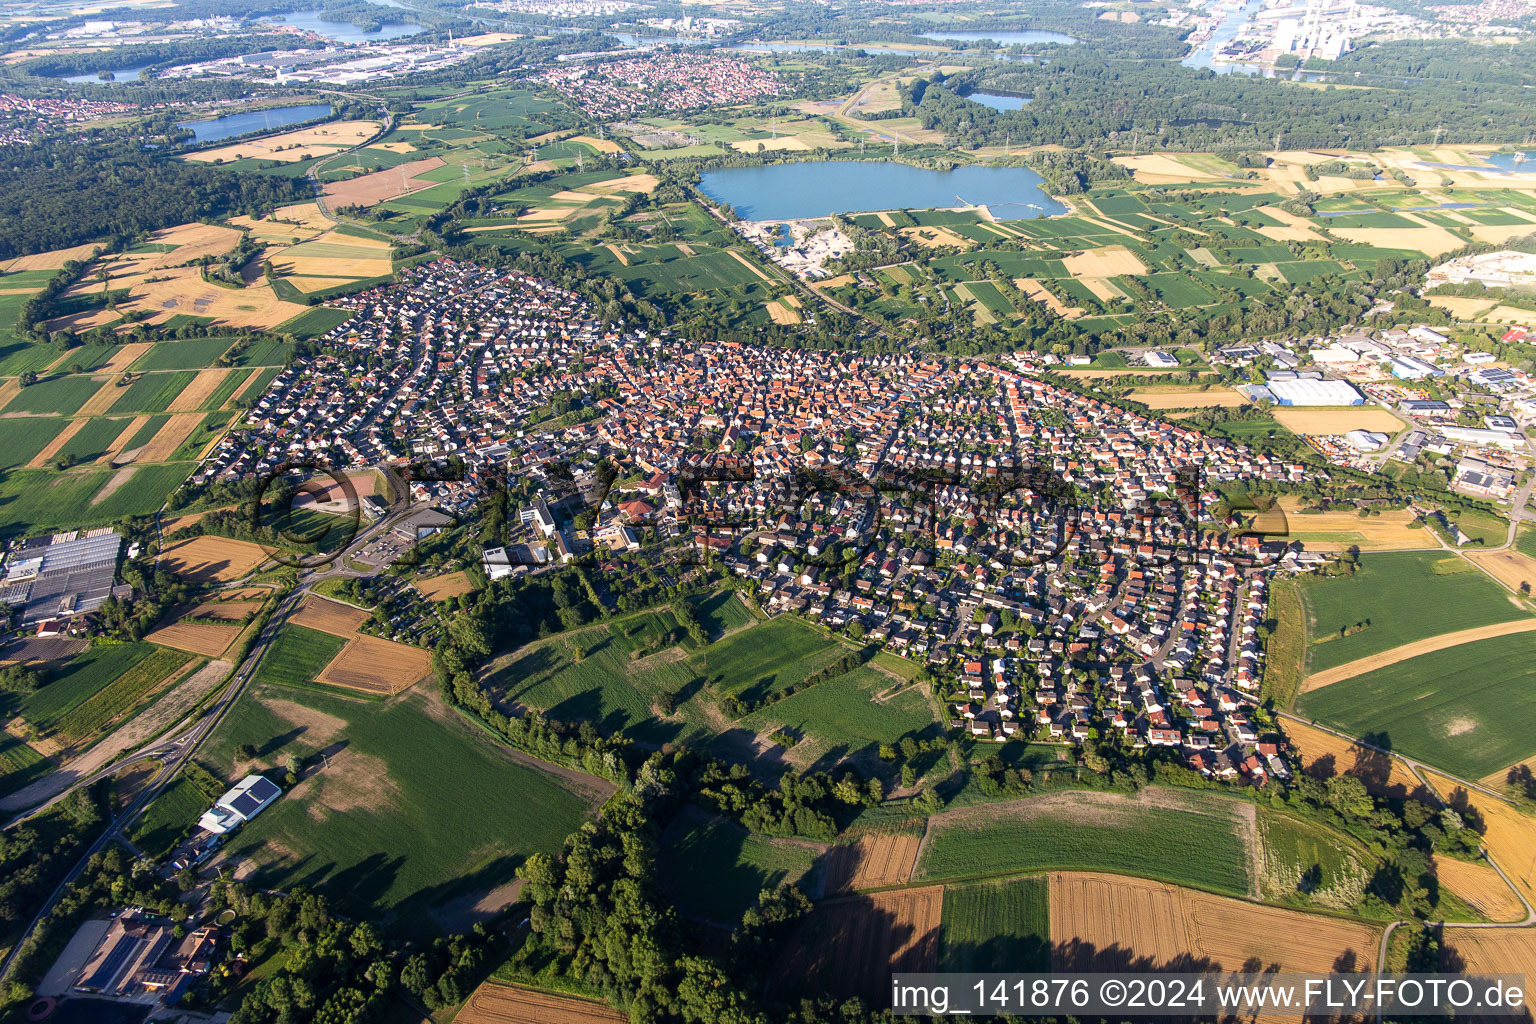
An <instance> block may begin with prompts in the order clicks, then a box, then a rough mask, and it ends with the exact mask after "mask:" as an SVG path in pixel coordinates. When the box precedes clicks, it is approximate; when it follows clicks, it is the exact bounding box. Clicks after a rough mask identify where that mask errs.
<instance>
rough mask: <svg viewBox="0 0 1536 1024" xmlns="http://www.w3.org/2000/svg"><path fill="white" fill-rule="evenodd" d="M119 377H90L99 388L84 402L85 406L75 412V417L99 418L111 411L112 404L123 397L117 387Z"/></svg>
mask: <svg viewBox="0 0 1536 1024" xmlns="http://www.w3.org/2000/svg"><path fill="white" fill-rule="evenodd" d="M121 379H122V377H121V375H118V376H113V377H92V378H91V380H93V381H99V382H100V384H101V387H99V388H97V389H96V393H95V394H93V395H91V397H90V398H87V399H86V400H85V404H84V405H82V406H80V408H78V409H76V410H75V415H76V416H101V415H103V414H104V413H106V412H107V410H109V409H111V408H112V406H113V404H114V403H116V402H117V400H118V399H119V398H121V397H122V396H123V392H122V389H121V388H119V387H118V386H117V382H118V381H119V380H121Z"/></svg>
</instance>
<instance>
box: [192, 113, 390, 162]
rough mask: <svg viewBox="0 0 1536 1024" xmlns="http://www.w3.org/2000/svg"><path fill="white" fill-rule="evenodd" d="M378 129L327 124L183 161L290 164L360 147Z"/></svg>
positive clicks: (374, 125) (348, 123) (351, 123)
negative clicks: (244, 160)
mask: <svg viewBox="0 0 1536 1024" xmlns="http://www.w3.org/2000/svg"><path fill="white" fill-rule="evenodd" d="M381 127H383V126H382V125H381V124H380V123H379V122H377V121H330V122H327V123H326V124H321V125H316V126H315V127H313V128H300V129H299V130H297V131H291V132H282V133H280V134H277V135H268V136H265V137H264V138H259V139H246V140H243V141H241V142H235V143H231V144H230V145H228V146H219V147H217V148H215V149H200V150H198V151H197V152H196V153H189V154H187V157H186V159H188V160H194V161H196V162H198V163H215V162H220V163H230V162H231V161H234V160H243V159H259V160H276V161H279V162H280V163H293V162H295V161H298V160H308V159H309V158H310V157H316V156H329V155H330V154H332V153H336V152H339V151H341V150H343V149H349V148H351V147H352V146H356V145H359V144H360V143H363V142H366V141H367V140H368V139H369V138H370V137H371V136H373V135H374V134H376V133H377V132H378V130H379V129H380V128H381Z"/></svg>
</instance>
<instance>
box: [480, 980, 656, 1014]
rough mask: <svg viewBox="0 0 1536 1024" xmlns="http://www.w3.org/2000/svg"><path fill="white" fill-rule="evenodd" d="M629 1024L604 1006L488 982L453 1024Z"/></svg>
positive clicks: (572, 997) (615, 1011)
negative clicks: (597, 1022) (600, 1023)
mask: <svg viewBox="0 0 1536 1024" xmlns="http://www.w3.org/2000/svg"><path fill="white" fill-rule="evenodd" d="M587 1021H604V1022H612V1024H627V1022H628V1021H629V1017H628V1016H627V1015H625V1014H622V1013H619V1012H618V1011H617V1010H614V1009H612V1008H611V1007H609V1006H607V1005H606V1004H604V1003H598V1002H594V1001H592V1000H590V999H577V998H576V997H574V996H556V995H550V994H549V993H547V992H535V991H533V990H532V989H526V988H515V987H513V986H511V985H497V984H495V983H494V982H489V981H487V982H485V983H484V984H483V985H481V986H480V987H479V988H477V989H475V991H474V992H473V994H471V995H470V997H469V998H468V999H467V1000H465V1002H464V1006H463V1007H462V1008H460V1010H459V1012H458V1013H457V1014H455V1015H454V1018H453V1024H585V1022H587Z"/></svg>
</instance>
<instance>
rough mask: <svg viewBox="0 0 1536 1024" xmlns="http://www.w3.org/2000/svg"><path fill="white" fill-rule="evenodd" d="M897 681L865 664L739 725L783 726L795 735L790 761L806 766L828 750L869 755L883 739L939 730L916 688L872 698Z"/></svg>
mask: <svg viewBox="0 0 1536 1024" xmlns="http://www.w3.org/2000/svg"><path fill="white" fill-rule="evenodd" d="M896 685H898V680H895V679H892V678H891V677H890V676H888V675H885V674H884V673H882V672H879V671H876V670H875V669H874V668H871V667H870V666H867V665H866V666H865V667H863V668H859V669H855V670H854V671H852V672H849V673H847V674H846V675H842V676H838V677H837V678H836V679H828V680H826V681H824V682H820V683H817V684H816V685H815V686H812V687H810V688H809V689H806V690H801V691H800V692H799V693H797V694H794V695H793V696H791V697H786V698H784V699H783V700H780V701H775V702H774V703H772V704H770V705H768V706H767V707H765V708H763V709H762V710H761V711H754V712H753V713H752V714H750V715H747V716H746V717H744V718H742V719H741V722H740V724H741V725H743V726H745V727H746V728H748V729H752V730H754V731H755V732H772V731H774V730H778V729H784V730H787V731H788V732H790V733H791V734H792V735H794V736H797V737H800V738H801V739H800V742H799V743H797V744H796V745H795V746H794V747H792V748H791V750H790V760H791V761H792V762H794V763H795V764H801V765H803V764H809V763H810V762H811V761H813V760H816V759H819V758H822V757H824V756H826V755H827V754H828V753H829V752H835V753H836V755H837V756H838V757H857V756H859V755H861V754H862V755H865V756H866V757H868V756H871V755H873V754H874V753H875V750H876V748H877V747H878V746H879V745H880V744H882V743H895V742H896V741H897V740H899V739H901V738H902V737H903V736H906V735H907V734H909V733H917V734H924V733H928V732H937V731H938V729H939V726H938V724H937V714H936V712H935V710H934V706H933V703H932V701H930V700H929V698H928V696H927V695H926V694H925V693H924V692H923V688H922V687H920V686H909V687H907V688H906V689H905V690H903V691H901V692H900V693H898V694H896V695H895V696H893V697H889V698H887V699H886V700H884V701H881V702H880V703H878V704H877V703H875V702H874V701H873V700H872V699H871V698H873V697H874V696H875V695H876V694H878V693H881V692H883V691H885V690H889V689H891V688H892V687H894V686H896Z"/></svg>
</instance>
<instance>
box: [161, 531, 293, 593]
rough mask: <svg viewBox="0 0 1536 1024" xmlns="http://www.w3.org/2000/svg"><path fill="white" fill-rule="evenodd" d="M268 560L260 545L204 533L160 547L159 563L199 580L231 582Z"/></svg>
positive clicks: (197, 581)
mask: <svg viewBox="0 0 1536 1024" xmlns="http://www.w3.org/2000/svg"><path fill="white" fill-rule="evenodd" d="M266 560H267V552H266V551H265V550H264V549H263V548H262V547H261V545H259V544H252V543H251V542H250V541H244V540H232V539H230V538H228V537H213V536H201V537H190V538H188V539H186V540H179V541H175V542H173V543H171V544H167V545H166V546H165V547H163V548H161V549H160V562H159V564H160V565H162V566H164V567H165V568H167V569H169V570H170V571H171V572H174V573H176V574H177V575H178V576H185V577H187V578H188V579H190V580H192V581H194V582H196V583H210V582H213V583H228V582H229V581H230V580H237V579H239V578H240V577H242V576H244V575H246V574H247V573H249V572H250V571H251V570H252V569H255V568H256V567H257V566H259V565H261V564H262V563H263V562H265V561H266Z"/></svg>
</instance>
